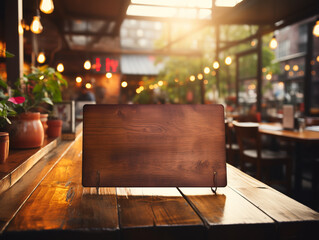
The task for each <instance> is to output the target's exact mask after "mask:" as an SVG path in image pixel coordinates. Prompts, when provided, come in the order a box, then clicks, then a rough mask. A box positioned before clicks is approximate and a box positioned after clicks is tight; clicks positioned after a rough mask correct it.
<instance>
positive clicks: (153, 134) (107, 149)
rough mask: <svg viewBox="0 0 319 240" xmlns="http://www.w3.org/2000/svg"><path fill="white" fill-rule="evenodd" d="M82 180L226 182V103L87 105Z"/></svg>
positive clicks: (111, 183) (89, 183) (100, 183)
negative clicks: (224, 104)
mask: <svg viewBox="0 0 319 240" xmlns="http://www.w3.org/2000/svg"><path fill="white" fill-rule="evenodd" d="M214 172H215V174H214ZM82 184H83V186H86V187H94V186H97V187H173V186H174V187H178V186H179V187H196V186H202V187H211V186H216V187H217V186H218V187H224V186H226V161H225V123H224V109H223V106H222V105H85V106H84V110H83V163H82Z"/></svg>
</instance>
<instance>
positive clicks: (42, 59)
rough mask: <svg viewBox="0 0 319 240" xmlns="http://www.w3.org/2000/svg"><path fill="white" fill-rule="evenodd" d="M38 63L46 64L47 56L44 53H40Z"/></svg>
mask: <svg viewBox="0 0 319 240" xmlns="http://www.w3.org/2000/svg"><path fill="white" fill-rule="evenodd" d="M37 61H38V63H44V62H45V55H44V53H43V52H40V53H39V55H38V58H37Z"/></svg>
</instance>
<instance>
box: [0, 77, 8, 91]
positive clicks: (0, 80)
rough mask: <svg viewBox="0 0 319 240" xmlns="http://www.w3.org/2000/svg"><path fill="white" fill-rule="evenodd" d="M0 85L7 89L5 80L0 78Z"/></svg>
mask: <svg viewBox="0 0 319 240" xmlns="http://www.w3.org/2000/svg"><path fill="white" fill-rule="evenodd" d="M0 86H1V87H3V88H5V89H7V87H8V85H7V83H6V82H5V81H3V80H2V79H0Z"/></svg>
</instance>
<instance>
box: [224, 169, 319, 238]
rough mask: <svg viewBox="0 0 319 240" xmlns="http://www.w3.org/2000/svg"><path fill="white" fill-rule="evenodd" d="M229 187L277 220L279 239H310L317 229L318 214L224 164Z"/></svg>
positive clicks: (318, 226)
mask: <svg viewBox="0 0 319 240" xmlns="http://www.w3.org/2000/svg"><path fill="white" fill-rule="evenodd" d="M227 171H228V176H229V178H228V186H229V187H230V188H232V189H233V190H235V191H236V192H238V193H239V194H240V195H241V196H243V197H244V198H245V199H247V200H248V201H249V202H251V203H252V204H253V205H255V206H256V207H258V208H259V209H261V210H262V211H263V212H264V213H266V214H267V215H268V216H269V217H271V218H272V219H274V220H275V221H276V222H277V228H278V232H279V233H278V235H280V238H281V239H311V238H310V237H311V236H310V234H311V233H313V232H318V229H319V213H318V212H316V211H314V210H312V209H310V208H309V207H307V206H305V205H303V204H301V203H299V202H297V201H295V200H294V199H292V198H289V197H288V196H286V195H284V194H282V193H280V192H278V191H276V190H275V189H273V188H271V187H269V186H267V185H266V184H263V183H261V182H259V181H258V180H256V179H254V178H252V177H250V176H248V175H247V174H245V173H243V172H241V171H240V170H238V169H236V168H235V167H232V166H230V165H228V166H227Z"/></svg>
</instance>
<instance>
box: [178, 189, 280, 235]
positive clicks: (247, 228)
mask: <svg viewBox="0 0 319 240" xmlns="http://www.w3.org/2000/svg"><path fill="white" fill-rule="evenodd" d="M180 190H181V192H182V193H183V195H184V196H185V198H187V199H188V201H189V202H190V203H191V204H192V205H193V206H194V208H195V209H197V211H198V212H199V214H200V215H201V216H202V218H203V219H204V221H205V222H206V224H207V226H208V227H209V229H208V239H213V238H217V239H219V238H222V239H235V238H237V237H238V236H243V235H245V239H246V238H247V239H257V238H258V239H274V237H275V227H276V226H275V222H274V221H273V220H272V219H271V218H270V217H268V216H267V215H266V214H265V213H263V212H262V211H260V210H259V209H258V208H256V207H255V206H254V205H252V204H251V203H250V202H248V201H247V200H246V199H244V198H243V197H242V196H240V195H239V194H238V193H236V192H235V191H233V190H232V189H230V188H228V187H226V188H219V189H218V190H217V194H214V193H213V192H212V190H211V189H210V188H180ZM248 232H249V234H245V233H248ZM257 236H258V237H257Z"/></svg>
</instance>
